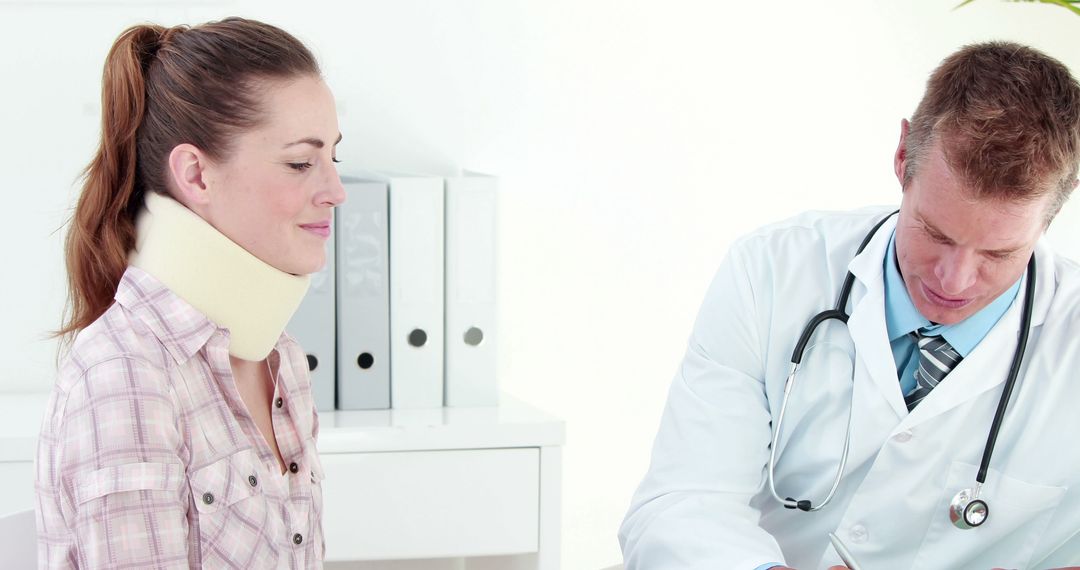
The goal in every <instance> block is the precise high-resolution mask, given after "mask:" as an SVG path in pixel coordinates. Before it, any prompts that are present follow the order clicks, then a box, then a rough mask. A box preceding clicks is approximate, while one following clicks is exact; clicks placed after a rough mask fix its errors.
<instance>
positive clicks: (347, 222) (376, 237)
mask: <svg viewBox="0 0 1080 570" xmlns="http://www.w3.org/2000/svg"><path fill="white" fill-rule="evenodd" d="M342 182H343V183H344V185H345V190H346V192H347V193H348V199H347V200H346V201H345V203H344V204H342V205H341V206H338V208H337V224H336V226H337V231H338V234H337V240H338V241H337V264H338V267H337V290H338V295H337V315H338V318H337V328H338V335H337V356H338V358H337V371H338V376H337V407H338V408H339V409H343V410H370V409H386V408H389V407H390V368H391V359H390V336H389V335H390V288H389V278H390V266H389V247H388V245H389V228H388V226H389V216H388V198H387V185H386V183H385V182H380V181H366V180H359V179H353V178H349V177H342Z"/></svg>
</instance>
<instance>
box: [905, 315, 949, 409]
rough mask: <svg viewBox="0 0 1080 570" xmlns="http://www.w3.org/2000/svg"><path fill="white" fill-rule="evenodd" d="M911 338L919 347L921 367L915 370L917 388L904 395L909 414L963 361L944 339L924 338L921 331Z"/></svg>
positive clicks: (938, 337)
mask: <svg viewBox="0 0 1080 570" xmlns="http://www.w3.org/2000/svg"><path fill="white" fill-rule="evenodd" d="M911 336H912V338H913V339H914V341H915V344H916V345H918V347H919V366H918V367H917V368H916V369H915V388H913V389H912V390H911V391H910V392H908V393H907V394H905V395H904V401H905V402H906V403H907V408H908V411H909V412H910V411H911V410H914V409H915V406H917V405H919V402H921V401H922V399H923V398H925V397H926V395H927V394H929V393H930V391H931V390H933V389H934V388H935V387H936V386H937V385H938V384H940V383H941V381H942V380H944V379H945V375H946V374H948V373H949V371H951V370H952V369H953V368H955V367H956V365H957V364H960V360H962V359H963V357H962V356H960V353H958V352H956V349H955V348H953V347H952V345H950V344H949V343H948V341H946V340H945V338H944V337H941V336H923V335H921V334H919V331H915V332H913V333H911Z"/></svg>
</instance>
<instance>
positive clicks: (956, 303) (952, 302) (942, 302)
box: [920, 283, 971, 309]
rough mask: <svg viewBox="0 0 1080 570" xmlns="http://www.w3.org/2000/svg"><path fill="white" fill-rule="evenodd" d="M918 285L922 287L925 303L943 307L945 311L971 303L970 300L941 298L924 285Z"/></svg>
mask: <svg viewBox="0 0 1080 570" xmlns="http://www.w3.org/2000/svg"><path fill="white" fill-rule="evenodd" d="M920 285H921V286H922V290H923V297H925V298H926V300H927V301H930V302H931V303H933V304H935V305H937V306H939V307H945V308H946V309H959V308H961V307H963V306H964V305H967V304H968V303H970V302H971V299H950V298H948V297H943V296H941V295H939V294H938V293H936V292H935V291H934V290H933V289H931V288H929V287H927V286H926V283H920Z"/></svg>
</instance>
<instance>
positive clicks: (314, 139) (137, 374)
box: [36, 18, 345, 568]
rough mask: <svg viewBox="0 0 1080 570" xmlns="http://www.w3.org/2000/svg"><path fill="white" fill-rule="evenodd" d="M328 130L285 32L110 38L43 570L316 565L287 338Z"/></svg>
mask: <svg viewBox="0 0 1080 570" xmlns="http://www.w3.org/2000/svg"><path fill="white" fill-rule="evenodd" d="M339 140H340V134H339V132H338V125H337V118H336V111H335V108H334V100H333V97H332V96H331V94H330V91H329V89H327V87H326V85H325V84H324V83H323V81H322V79H321V76H320V71H319V67H318V64H317V63H316V61H315V59H314V57H313V56H312V54H311V52H309V51H308V50H307V49H306V48H305V47H304V46H303V45H302V44H301V43H300V42H299V41H297V40H296V39H295V38H294V37H292V36H290V35H289V34H287V33H285V32H284V31H282V30H280V29H278V28H275V27H273V26H269V25H266V24H263V23H260V22H255V21H251V20H244V19H236V18H230V19H227V20H224V21H221V22H213V23H209V24H204V25H201V26H196V27H193V28H187V27H175V28H162V27H159V26H153V25H143V26H136V27H133V28H130V29H128V30H127V31H125V32H124V33H123V34H122V35H121V36H120V37H119V39H117V40H116V43H115V44H114V45H113V47H112V50H111V51H110V53H109V56H108V59H107V61H106V63H105V72H104V85H103V89H102V133H101V145H100V148H99V150H98V151H97V154H96V156H95V157H94V158H93V160H92V162H91V163H90V165H89V167H88V168H87V171H86V178H85V186H84V188H83V191H82V194H81V196H80V198H79V201H78V206H77V207H76V209H75V213H74V217H73V220H72V224H71V228H70V233H69V234H68V238H67V245H66V255H67V267H68V277H69V281H70V295H71V297H70V303H71V304H70V307H69V308H70V314H69V315H68V320H67V321H66V322H65V326H64V328H63V329H62V330H61V331H60V332H59V334H61V335H63V337H64V344H63V346H64V359H63V362H62V364H61V366H60V373H59V378H58V380H57V382H56V387H55V388H54V390H53V393H52V396H51V398H50V400H49V405H48V409H47V411H46V416H45V420H44V422H43V425H42V428H41V437H40V440H39V441H40V443H39V448H38V455H37V480H36V490H37V506H38V518H37V526H38V535H39V538H38V558H39V561H40V563H41V565H42V566H43V567H48V568H71V567H84V568H99V567H110V568H114V567H123V568H151V567H153V568H161V567H176V568H188V567H192V568H199V567H205V568H218V567H225V566H228V567H242V568H279V567H284V568H305V567H306V568H310V567H320V566H321V560H322V557H323V549H324V546H323V539H322V532H321V513H322V493H321V487H320V481H321V479H322V469H321V467H320V464H319V459H318V455H317V453H316V450H315V437H316V434H317V432H318V420H317V418H316V414H315V410H314V407H313V405H312V399H311V394H310V385H309V376H308V370H307V361H306V359H305V357H304V354H303V352H302V351H301V349H300V348H299V347H298V346H297V344H296V342H295V341H294V340H293V339H292V338H290V337H289V336H288V335H286V334H285V333H284V332H283V329H284V326H285V324H286V323H287V322H288V321H289V319H290V317H291V316H292V314H293V312H294V311H295V310H296V308H297V306H298V305H299V304H300V301H301V299H302V297H303V296H304V293H305V292H306V290H307V286H308V277H307V275H308V274H310V273H313V272H315V271H318V270H319V269H320V268H321V266H322V265H323V264H324V263H325V262H326V259H325V253H324V252H325V248H324V246H325V241H326V239H327V237H328V235H329V224H330V219H331V217H332V211H333V210H332V209H333V207H334V206H336V205H337V204H339V203H341V202H342V201H343V200H344V199H345V194H344V189H343V188H342V186H341V183H340V181H339V179H338V175H337V171H336V167H335V165H334V164H333V163H334V162H336V159H335V158H334V153H335V145H336V144H337V142H338V141H339Z"/></svg>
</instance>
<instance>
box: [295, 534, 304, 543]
mask: <svg viewBox="0 0 1080 570" xmlns="http://www.w3.org/2000/svg"><path fill="white" fill-rule="evenodd" d="M292 541H293V544H300V543H301V542H304V537H302V536H300V533H296V534H294V535H292Z"/></svg>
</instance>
